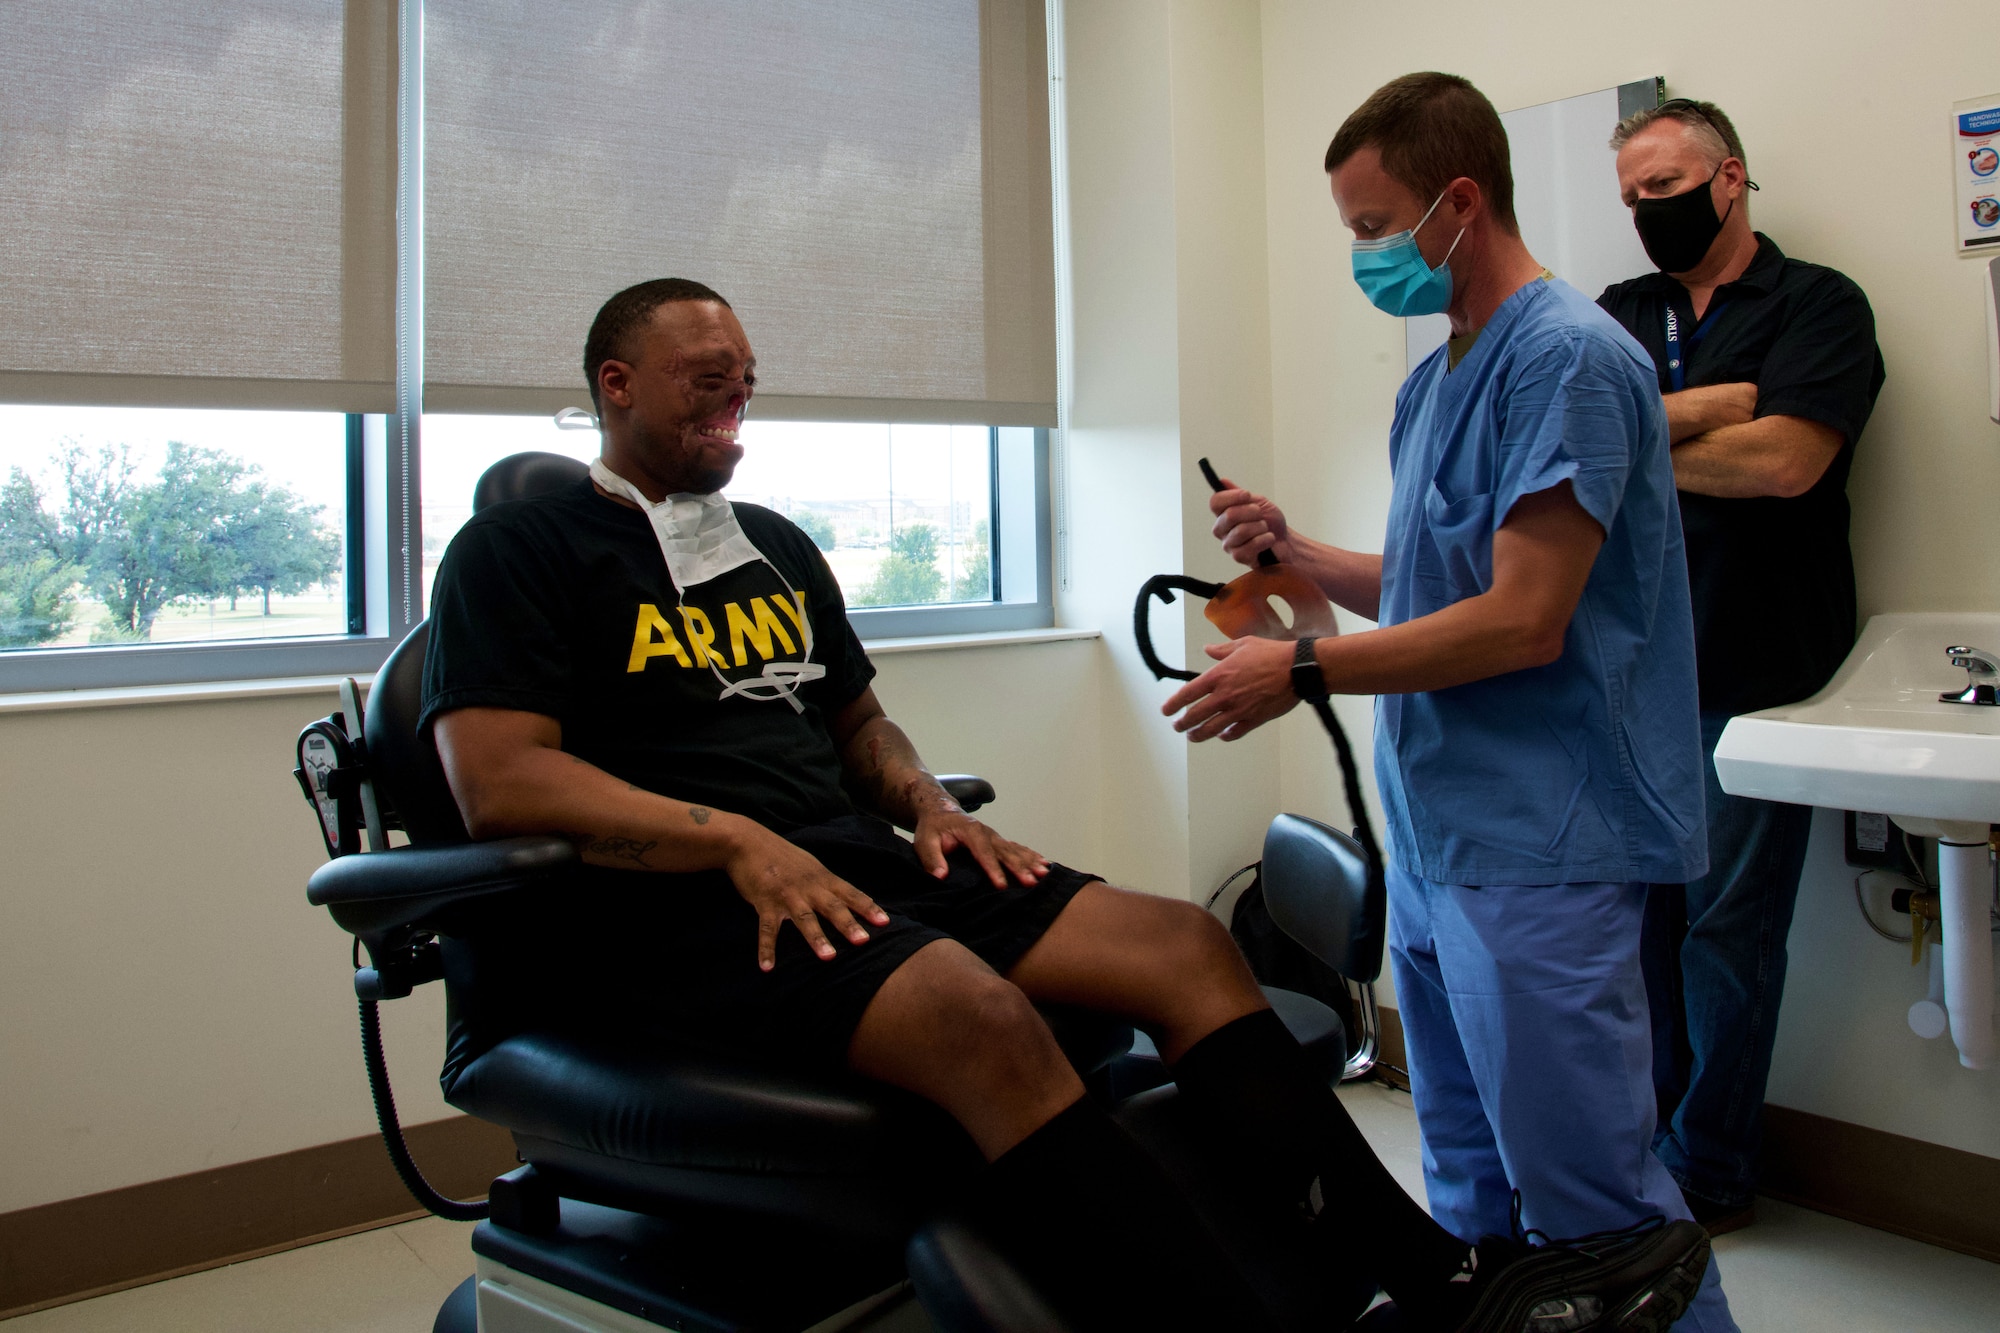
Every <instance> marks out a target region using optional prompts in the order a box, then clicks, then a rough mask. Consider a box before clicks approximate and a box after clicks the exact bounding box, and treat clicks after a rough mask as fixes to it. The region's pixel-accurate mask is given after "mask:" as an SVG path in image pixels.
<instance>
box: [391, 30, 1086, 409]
mask: <svg viewBox="0 0 2000 1333" xmlns="http://www.w3.org/2000/svg"><path fill="white" fill-rule="evenodd" d="M1043 22H1044V20H1043V4H1042V0H987V2H986V3H984V4H981V3H979V2H978V0H844V2H843V3H839V4H828V3H825V2H824V0H791V2H789V3H759V4H755V5H712V4H693V3H685V2H679V3H658V2H657V0H656V2H654V3H637V2H635V0H626V2H625V3H614V4H600V5H549V4H540V3H534V0H509V2H505V3H503V2H502V0H428V3H427V6H426V19H425V24H426V26H425V48H426V50H425V62H426V63H425V101H426V105H425V145H424V152H425V200H424V209H425V223H424V228H425V259H424V262H425V312H424V320H425V337H424V357H425V380H426V387H425V406H426V407H427V408H430V409H432V410H444V411H454V410H455V411H499V412H528V411H546V410H552V409H554V408H557V407H561V406H563V405H566V404H571V403H578V402H586V403H587V402H588V399H587V398H586V397H585V396H584V395H585V394H586V393H587V386H586V384H585V381H584V377H583V368H582V360H583V339H584V334H585V332H586V331H587V330H588V328H589V326H590V320H591V317H592V316H593V315H594V314H595V313H596V311H597V307H598V306H599V305H600V304H602V303H603V301H604V300H605V298H606V297H608V296H610V295H611V294H612V293H613V292H615V291H617V290H619V289H620V288H622V287H625V286H628V285H630V284H631V283H634V282H638V281H642V280H644V279H647V278H655V277H666V276H676V277H687V278H694V279H696V280H698V281H701V282H705V283H707V284H709V285H710V286H711V287H714V288H715V289H716V290H717V291H719V292H721V293H722V294H723V295H724V296H725V297H727V298H728V300H729V301H730V303H731V304H732V305H733V306H734V307H735V309H736V312H737V315H738V317H739V318H740V319H741V320H742V321H743V324H744V327H745V329H746V330H747V331H748V332H749V335H750V341H751V344H752V346H753V347H755V349H756V351H757V358H758V375H759V379H760V381H761V387H760V389H759V392H758V395H757V407H756V411H757V412H758V414H759V415H762V416H774V417H790V418H793V419H821V420H843V419H844V420H877V421H883V420H886V421H971V422H985V423H991V424H1000V425H1053V424H1054V423H1055V396H1056V394H1055V382H1056V376H1055V295H1054V287H1055V282H1054V271H1053V255H1052V250H1053V246H1052V234H1051V223H1050V211H1049V193H1050V187H1049V157H1048V139H1049V136H1048V83H1047V79H1048V57H1047V45H1046V38H1045V35H1044V31H1043Z"/></svg>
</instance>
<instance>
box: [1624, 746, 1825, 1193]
mask: <svg viewBox="0 0 2000 1333" xmlns="http://www.w3.org/2000/svg"><path fill="white" fill-rule="evenodd" d="M1728 721H1729V716H1728V715H1727V714H1723V713H1703V714H1702V716H1701V743H1702V757H1703V760H1704V765H1703V767H1704V769H1705V772H1706V776H1707V791H1708V799H1707V805H1708V873H1707V874H1706V875H1703V876H1702V877H1701V878H1700V879H1698V880H1695V881H1694V882H1693V883H1691V884H1686V885H1680V884H1659V885H1655V886H1654V887H1653V889H1652V891H1651V893H1650V895H1649V896H1648V900H1647V904H1646V926H1645V935H1644V946H1643V958H1644V963H1645V971H1646V992H1647V997H1648V1000H1649V1002H1650V1004H1651V1006H1652V1011H1653V1088H1654V1091H1655V1093H1656V1094H1657V1096H1658V1098H1659V1117H1660V1118H1659V1126H1658V1128H1657V1129H1656V1131H1655V1133H1654V1138H1653V1150H1654V1151H1655V1152H1656V1153H1658V1154H1659V1157H1660V1160H1661V1161H1662V1162H1664V1163H1666V1167H1667V1170H1668V1171H1670V1172H1672V1173H1673V1176H1674V1179H1676V1180H1678V1181H1679V1182H1680V1184H1681V1188H1682V1190H1683V1191H1685V1192H1687V1193H1689V1194H1693V1195H1696V1196H1698V1197H1699V1198H1701V1199H1704V1200H1706V1201H1708V1202H1709V1203H1713V1204H1720V1205H1723V1206H1725V1207H1734V1206H1738V1205H1742V1204H1747V1203H1749V1202H1750V1198H1751V1196H1752V1194H1754V1193H1755V1191H1756V1186H1757V1149H1758V1144H1759V1142H1760V1140H1761V1138H1762V1134H1763V1121H1764V1084H1765V1081H1766V1080H1767V1079H1768V1078H1769V1077H1770V1073H1771V1048H1772V1046H1773V1045H1774V1044H1775V1042H1776V1041H1777V1036H1778V1002H1779V1000H1780V999H1781V998H1782V997H1783V995H1784V992H1785V962H1786V952H1785V937H1786V935H1787V934H1788V933H1790V931H1791V928H1792V906H1793V904H1794V903H1796V902H1797V901H1798V896H1799V872H1800V871H1801V870H1802V869H1804V867H1805V860H1806V839H1807V837H1808V835H1809V834H1810V833H1811V832H1812V807H1810V806H1804V805H1780V804H1777V803H1776V802H1772V801H1754V800H1749V799H1746V798H1744V797H1740V796H1730V795H1727V794H1726V793H1724V792H1723V790H1722V786H1721V784H1720V783H1718V782H1717V781H1716V777H1715V743H1716V741H1717V739H1718V738H1720V736H1721V735H1722V728H1723V726H1724V725H1725V724H1726V723H1727V722H1728Z"/></svg>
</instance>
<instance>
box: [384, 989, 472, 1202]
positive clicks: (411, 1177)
mask: <svg viewBox="0 0 2000 1333" xmlns="http://www.w3.org/2000/svg"><path fill="white" fill-rule="evenodd" d="M361 1056H362V1058H363V1059H364V1060H366V1061H367V1063H368V1091H369V1092H371V1093H373V1094H374V1096H375V1120H376V1123H377V1124H379V1125H381V1127H382V1143H383V1146H385V1147H386V1148H388V1150H389V1161H390V1162H391V1163H392V1164H394V1166H395V1168H396V1174H397V1175H398V1176H401V1177H402V1179H403V1186H404V1188H406V1189H408V1190H409V1191H410V1193H411V1194H412V1195H414V1196H415V1197H416V1200H417V1202H418V1203H420V1204H422V1205H423V1206H424V1207H426V1208H428V1209H430V1210H431V1211H432V1212H433V1213H436V1214H437V1215H438V1216H439V1217H442V1218H444V1219H446V1220H447V1221H451V1222H477V1221H479V1220H480V1219H481V1218H484V1217H485V1216H486V1214H487V1204H486V1201H485V1200H483V1199H481V1200H479V1201H477V1202H473V1203H466V1202H461V1201H460V1200H458V1199H447V1198H446V1197H445V1196H444V1195H442V1194H440V1193H438V1192H437V1191H436V1190H435V1189H433V1188H431V1183H430V1182H429V1181H428V1180H425V1179H424V1173H423V1172H421V1171H419V1170H417V1163H416V1160H415V1159H414V1158H412V1157H411V1156H410V1145H409V1144H408V1143H406V1142H404V1140H403V1126H402V1122H401V1121H399V1120H397V1118H396V1094H395V1093H393V1092H391V1091H390V1090H389V1065H388V1062H387V1061H385V1060H384V1059H383V1058H382V1015H381V1011H380V1009H379V1008H378V1006H377V1005H376V1002H375V1001H373V1000H363V1001H361Z"/></svg>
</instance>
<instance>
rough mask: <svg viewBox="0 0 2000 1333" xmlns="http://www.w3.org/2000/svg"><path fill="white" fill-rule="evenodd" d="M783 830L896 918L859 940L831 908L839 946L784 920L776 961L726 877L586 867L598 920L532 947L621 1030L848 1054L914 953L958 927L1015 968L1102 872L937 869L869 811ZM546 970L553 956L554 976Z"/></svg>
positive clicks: (817, 1056)
mask: <svg viewBox="0 0 2000 1333" xmlns="http://www.w3.org/2000/svg"><path fill="white" fill-rule="evenodd" d="M788 837H789V840H790V841H791V842H792V843H794V844H796V845H797V846H799V847H801V848H803V849H805V850H806V851H808V852H811V853H812V854H813V855H814V856H816V857H818V858H819V860H820V862H821V863H822V864H824V865H825V866H826V868H827V869H829V870H831V871H832V872H833V873H834V874H836V875H838V876H840V877H841V878H842V879H844V880H846V881H847V882H848V883H850V884H852V885H854V887H855V888H857V889H860V890H861V891H862V892H863V893H865V894H867V895H868V896H869V897H871V898H873V899H874V900H875V901H876V902H877V903H879V904H880V905H881V907H882V910H883V911H885V912H887V913H888V914H889V923H888V924H887V925H886V926H877V925H873V924H871V923H867V922H864V923H863V924H864V926H866V928H867V930H868V935H869V938H868V941H867V942H866V943H864V944H859V945H856V944H851V943H849V942H848V941H847V939H846V938H845V937H843V936H842V935H841V934H840V933H839V932H837V931H835V930H834V929H833V928H832V926H831V925H824V923H823V926H824V929H825V932H826V937H827V939H828V941H829V942H830V943H831V944H832V945H833V947H834V951H835V956H834V957H833V958H831V959H822V958H820V957H819V956H818V955H817V954H815V953H814V952H813V951H812V949H811V948H810V947H808V946H807V944H806V942H805V937H804V936H803V935H801V934H799V932H798V928H797V927H796V926H795V925H792V924H791V923H786V924H785V925H783V926H780V927H779V930H778V946H777V966H775V967H774V968H772V969H771V971H769V972H765V971H762V970H760V969H759V968H758V966H757V912H756V909H755V908H753V907H751V906H750V904H749V903H747V902H745V901H744V900H743V897H742V895H741V894H739V893H737V892H736V888H735V886H734V885H733V884H732V883H731V882H730V881H729V878H728V876H726V875H724V874H721V873H720V872H711V873H706V874H696V875H648V874H634V873H631V872H626V871H616V870H606V871H602V872H598V873H593V874H588V875H585V876H582V877H580V880H579V887H578V890H577V895H576V897H575V898H572V900H571V901H572V902H575V903H576V904H577V906H579V907H581V908H582V909H583V911H584V912H585V913H586V914H587V915H588V917H589V918H590V920H591V927H590V930H589V932H588V934H587V936H582V937H571V938H567V939H557V938H555V937H552V936H547V935H545V936H543V938H542V940H541V947H539V948H538V949H537V950H536V952H537V953H538V954H540V956H541V967H542V969H547V968H548V967H549V966H550V965H551V964H554V965H555V967H556V969H557V971H558V972H559V974H560V975H561V978H562V980H561V989H562V990H563V991H564V992H566V993H565V994H564V996H563V999H562V1005H561V1007H562V1008H563V1009H564V1010H566V1011H568V1013H569V1014H570V1015H571V1016H572V1018H571V1021H575V1022H579V1023H581V1024H583V1025H584V1026H585V1027H586V1028H587V1029H589V1030H592V1031H593V1032H595V1033H597V1034H602V1035H606V1036H612V1035H615V1036H617V1037H618V1038H619V1039H622V1040H645V1039H646V1038H647V1036H648V1035H650V1036H651V1037H652V1038H653V1039H655V1040H657V1039H660V1038H662V1037H665V1038H669V1039H671V1040H675V1041H679V1042H685V1043H687V1044H690V1045H694V1046H697V1047H702V1048H707V1049H712V1050H719V1051H725V1052H728V1053H730V1054H737V1055H756V1056H767V1057H770V1058H773V1059H777V1060H782V1061H785V1062H787V1063H803V1064H807V1065H813V1066H819V1067H842V1066H845V1064H846V1062H847V1048H848V1045H849V1043H850V1042H851V1041H852V1039H853V1036H854V1029H855V1028H856V1027H857V1026H858V1025H859V1024H860V1022H861V1015H862V1013H863V1011H865V1010H866V1009H867V1008H868V1005H869V1002H870V1001H872V1000H873V999H874V998H875V992H876V991H877V990H879V989H880V988H881V986H882V983H883V982H885V981H887V980H888V979H889V974H890V973H892V972H894V971H895V970H896V969H897V968H898V967H901V966H902V965H903V963H904V961H905V960H907V959H908V958H909V957H910V955H912V954H914V953H915V952H916V951H917V950H919V949H921V948H923V947H924V946H925V945H927V944H929V943H931V942H932V941H933V940H941V939H952V940H957V941H958V942H959V943H960V944H963V945H964V946H965V947H966V948H968V949H970V950H971V951H972V952H973V953H975V954H977V955H978V956H979V957H980V958H982V959H984V960H985V961H986V963H987V965H988V966H990V967H992V968H993V970H994V971H996V972H1000V973H1002V974H1005V973H1006V972H1007V971H1009V970H1010V969H1011V968H1012V967H1013V966H1014V964H1015V963H1017V962H1019V961H1020V960H1021V957H1022V955H1024V954H1025V953H1027V952H1028V950H1029V949H1030V948H1032V947H1033V946H1034V944H1035V942H1036V941H1037V940H1039V939H1041V937H1042V935H1043V933H1044V932H1045V931H1047V930H1048V928H1049V926H1050V924H1051V923H1053V922H1054V921H1055V919H1056V917H1057V916H1058V915H1059V914H1061V912H1062V910H1063V908H1065V907H1067V906H1068V905H1069V900H1070V899H1071V898H1073V897H1075V896H1076V892H1077V890H1078V889H1081V888H1082V887H1083V886H1084V885H1085V884H1088V883H1090V882H1091V881H1092V880H1094V879H1096V878H1098V877H1097V876H1095V875H1086V874H1084V873H1082V872H1081V871H1077V870H1072V869H1070V868H1069V867H1068V866H1063V865H1056V866H1052V867H1051V869H1050V871H1049V873H1048V874H1047V875H1045V876H1044V877H1043V878H1042V881H1041V882H1040V883H1039V884H1035V885H1031V886H1023V885H1020V884H1018V883H1011V884H1010V885H1009V887H1007V888H1005V889H996V888H994V887H993V883H992V881H991V880H989V879H987V877H986V872H985V871H984V870H982V869H981V868H980V867H979V864H978V863H977V862H976V861H974V860H973V858H972V856H971V854H970V853H968V852H966V851H964V850H962V849H961V850H959V851H956V852H953V853H951V854H950V856H949V857H948V858H947V861H948V864H949V867H950V869H949V871H948V873H947V874H946V876H945V877H944V878H943V879H936V878H933V877H932V876H931V874H930V873H929V872H928V871H926V870H925V869H924V868H923V866H922V865H921V864H920V863H919V862H918V860H917V854H916V850H915V848H913V847H912V846H911V845H910V844H909V843H908V842H907V841H905V840H904V839H903V838H901V837H899V836H898V835H897V833H896V831H895V830H894V829H893V828H891V827H890V826H889V825H888V824H886V823H884V822H883V821H881V820H879V819H876V818H873V817H871V816H867V815H849V816H844V817H842V818H839V819H835V820H832V821H830V822H828V823H825V824H818V825H814V826H812V827H809V828H804V829H800V830H798V831H796V832H794V833H792V834H790V835H788ZM586 903H587V904H588V906H585V905H584V904H586ZM552 953H553V954H555V955H567V958H559V957H552V956H551V954H552ZM547 977H548V972H547V971H546V970H544V972H543V979H544V981H545V982H546V980H547Z"/></svg>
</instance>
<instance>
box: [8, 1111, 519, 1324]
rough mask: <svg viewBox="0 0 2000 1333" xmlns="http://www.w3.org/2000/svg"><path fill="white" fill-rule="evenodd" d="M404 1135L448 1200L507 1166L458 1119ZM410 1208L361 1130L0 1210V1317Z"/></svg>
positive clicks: (502, 1147)
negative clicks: (334, 1139) (338, 1138)
mask: <svg viewBox="0 0 2000 1333" xmlns="http://www.w3.org/2000/svg"><path fill="white" fill-rule="evenodd" d="M405 1133H406V1136H407V1137H408V1139H409V1143H410V1151H411V1153H412V1154H413V1155H414V1156H415V1157H416V1159H417V1163H418V1165H419V1166H421V1167H422V1168H423V1171H424V1175H425V1176H426V1177H427V1178H428V1179H429V1180H430V1182H431V1183H432V1184H433V1185H435V1186H436V1187H437V1188H438V1189H439V1190H441V1191H443V1192H444V1193H446V1194H449V1195H451V1196H453V1197H454V1198H476V1197H480V1196H483V1195H484V1194H485V1193H486V1186H487V1183H488V1182H489V1181H491V1180H492V1179H493V1177H494V1176H496V1175H499V1174H500V1173H501V1172H503V1171H508V1170H511V1169H512V1168H513V1166H514V1161H515V1158H514V1142H513V1139H512V1138H511V1137H510V1136H509V1135H508V1133H507V1131H505V1130H503V1129H500V1128H499V1127H497V1126H495V1125H491V1124H488V1123H486V1122H485V1121H482V1120H474V1119H473V1118H472V1117H470V1116H453V1117H451V1118H449V1119H445V1120H434V1121H431V1122H430V1123H428V1124H422V1125H411V1126H409V1127H407V1129H406V1131H405ZM421 1216H423V1209H421V1208H417V1207H415V1206H414V1201H413V1200H412V1199H411V1198H410V1195H409V1191H407V1190H405V1189H404V1188H403V1183H402V1181H401V1180H399V1179H398V1178H397V1176H396V1172H395V1168H393V1167H392V1166H390V1164H389V1156H388V1153H387V1152H385V1151H384V1150H383V1147H382V1140H381V1139H380V1138H378V1137H376V1136H375V1135H373V1134H368V1135H364V1136H362V1137H360V1138H353V1139H343V1140H341V1141H340V1142H338V1143H324V1144H320V1145H318V1146H316V1147H311V1148H301V1149H298V1150H297V1151H295V1152H288V1153H279V1154H277V1155H276V1156H274V1157H261V1158H258V1159H256V1160H254V1161H249V1162H236V1163H232V1164H231V1165H229V1166H223V1167H217V1168H215V1169H214V1170H212V1171H197V1172H194V1173H193V1174H190V1175H185V1176H175V1177H172V1178H171V1179H167V1180H152V1181H147V1182H146V1183H144V1184H141V1185H130V1186H127V1187H125V1188H124V1189H115V1190H106V1191H105V1192H104V1193H102V1194H90V1195H85V1196H84V1197H82V1198H79V1199H63V1200H59V1201H58V1202H55V1203H47V1204H42V1205H39V1206H38V1207H34V1208H23V1209H21V1210H19V1211H18V1212H12V1213H0V1319H8V1318H11V1317H13V1316H14V1315H21V1314H28V1313H29V1312H31V1311H34V1310H43V1309H47V1308H49V1307H50V1306H55V1305H66V1304H68V1303H69V1302H71V1301H79V1300H84V1299H87V1298H89V1297H91V1296H102V1295H105V1294H106V1293H109V1292H113V1291H123V1290H124V1289H126V1288H128V1287H137V1286H143V1285H144V1284H146V1283H148V1282H158V1281H160V1280H162V1279H164V1278H170V1277H179V1276H181V1275H183V1274H186V1273H198V1272H200V1271H202V1270H203V1269H208V1268H220V1267H222V1266H223V1265H225V1264H233V1263H240V1262H241V1261H243V1260H245V1259H255V1258H259V1257H261V1256H263V1255H267V1254H276V1253H278V1252H279V1251H282V1250H289V1249H293V1248H296V1247H297V1246H300V1245H310V1244H313V1243H314V1242H316V1241H322V1240H331V1239H333V1238H334V1237H336V1236H347V1235H352V1234H354V1233H355V1232H357V1231H367V1230H370V1229H372V1228H374V1227H379V1226H387V1225H389V1224H391V1223H394V1222H404V1221H408V1220H409V1219H411V1218H413V1217H421Z"/></svg>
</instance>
